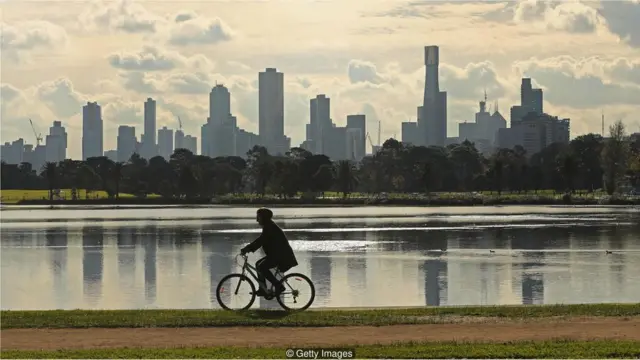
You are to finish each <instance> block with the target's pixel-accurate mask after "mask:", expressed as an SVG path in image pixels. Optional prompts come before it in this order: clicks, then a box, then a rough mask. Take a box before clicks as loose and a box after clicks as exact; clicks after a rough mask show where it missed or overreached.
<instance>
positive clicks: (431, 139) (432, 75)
mask: <svg viewBox="0 0 640 360" xmlns="http://www.w3.org/2000/svg"><path fill="white" fill-rule="evenodd" d="M424 60H425V66H426V72H425V80H424V98H423V103H422V106H423V108H422V114H421V115H419V116H418V128H419V131H420V133H421V137H423V138H424V140H423V141H424V143H423V145H427V146H444V143H445V140H446V138H447V93H446V92H444V91H440V85H439V66H440V49H439V47H438V46H425V48H424Z"/></svg>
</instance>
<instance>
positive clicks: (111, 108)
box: [0, 0, 640, 158]
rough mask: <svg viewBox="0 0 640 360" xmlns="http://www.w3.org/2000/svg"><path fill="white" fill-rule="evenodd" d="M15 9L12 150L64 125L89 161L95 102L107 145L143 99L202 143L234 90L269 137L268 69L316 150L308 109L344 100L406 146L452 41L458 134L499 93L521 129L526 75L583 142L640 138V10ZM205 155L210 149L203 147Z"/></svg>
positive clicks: (251, 124) (445, 78)
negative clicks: (626, 134) (597, 136)
mask: <svg viewBox="0 0 640 360" xmlns="http://www.w3.org/2000/svg"><path fill="white" fill-rule="evenodd" d="M1 4H2V5H0V6H1V7H2V16H1V19H2V31H3V38H2V69H1V70H2V71H1V73H0V75H1V82H2V94H1V95H2V114H1V115H2V123H1V125H2V129H1V130H2V132H1V133H2V142H5V141H11V140H15V139H17V138H18V137H22V138H24V139H25V140H26V141H27V142H28V143H34V142H35V139H34V135H33V132H32V131H31V129H30V126H29V121H28V119H29V118H31V119H32V120H33V121H34V123H35V124H36V126H37V127H38V130H39V131H40V132H42V133H43V135H44V134H46V133H48V128H49V126H51V123H52V121H53V120H62V122H63V124H64V126H66V128H67V132H68V134H69V137H70V138H69V140H70V141H69V147H68V152H67V154H68V156H70V157H72V158H79V157H80V155H81V154H80V152H81V150H80V149H81V134H82V117H81V106H82V105H83V104H84V103H86V102H87V101H98V102H99V103H100V104H101V105H102V111H103V112H102V114H103V119H104V121H105V132H104V136H105V138H104V144H105V150H109V149H114V148H115V146H116V132H117V127H118V125H134V126H136V135H140V134H141V133H142V130H143V127H142V124H143V102H144V100H145V99H146V98H147V97H153V98H155V99H157V100H158V128H160V127H162V126H167V127H170V128H174V129H175V128H176V127H177V120H176V116H180V117H181V119H182V121H183V123H184V125H183V127H184V130H185V132H186V133H187V134H192V135H195V136H197V137H198V143H199V141H200V126H201V125H202V124H203V123H204V122H205V121H206V116H207V112H208V95H207V94H208V92H209V91H210V90H211V87H212V86H214V85H215V84H216V82H218V83H223V84H224V85H226V86H227V87H228V88H229V90H230V91H231V108H232V111H233V113H234V115H236V116H237V117H238V124H239V125H240V126H241V127H243V128H245V129H247V130H249V131H254V132H257V129H258V124H257V108H258V97H257V80H258V72H259V71H261V70H263V69H264V68H266V67H276V68H277V69H278V70H280V71H282V72H284V77H285V131H286V133H287V135H289V136H291V137H292V145H294V146H297V145H298V144H299V143H300V142H301V141H302V140H304V125H305V124H306V123H308V122H309V99H311V98H312V97H314V96H315V95H316V94H326V95H327V96H329V97H330V98H331V115H332V118H333V121H334V122H335V123H336V124H337V125H338V126H341V125H344V124H345V122H346V116H347V115H348V114H353V113H365V114H366V115H367V117H368V121H367V126H368V127H369V131H370V132H371V134H372V139H373V141H374V142H376V140H377V122H378V121H381V122H382V137H383V140H384V139H385V138H388V137H391V136H394V135H396V136H397V137H398V138H399V137H400V123H401V122H402V121H407V120H413V121H415V118H416V107H417V106H418V105H420V103H421V102H422V92H423V82H424V66H423V62H424V59H423V57H424V50H423V47H424V46H425V45H439V46H440V61H441V67H440V68H441V70H440V86H441V89H442V90H445V91H448V94H449V95H448V96H449V98H448V114H449V117H448V131H449V136H456V135H457V133H458V126H457V124H458V123H460V122H464V121H471V120H473V116H474V113H475V112H476V111H477V107H478V105H477V103H478V101H479V100H481V98H482V96H483V91H484V89H486V90H487V95H488V98H489V103H490V104H493V103H494V102H495V101H498V102H499V109H500V111H501V112H502V113H503V115H504V116H505V117H506V118H507V119H508V118H509V108H510V107H511V106H512V105H515V104H517V103H518V102H519V90H520V78H521V77H523V76H528V77H531V78H532V79H533V82H534V85H536V86H538V87H542V88H543V89H544V107H545V112H548V113H550V114H552V115H557V116H560V117H569V118H571V135H572V137H575V136H577V135H580V134H584V133H587V132H600V118H601V112H602V111H604V113H605V117H606V119H607V121H610V122H613V121H615V120H617V119H622V120H623V121H625V123H626V124H627V125H628V127H629V128H630V130H631V131H640V20H638V19H640V0H624V1H590V2H587V1H520V2H501V1H491V2H489V1H485V2H482V1H480V2H472V1H449V2H436V1H415V0H414V1H405V0H384V1H378V0H339V1H338V0H328V1H310V0H289V1H241V0H237V1H199V2H188V1H174V2H171V1H153V2H144V1H108V2H83V1H78V2H71V1H46V2H35V1H17V0H14V1H11V0H7V1H4V2H2V3H1ZM198 148H200V145H198Z"/></svg>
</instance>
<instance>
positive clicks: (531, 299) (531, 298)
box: [522, 252, 544, 305]
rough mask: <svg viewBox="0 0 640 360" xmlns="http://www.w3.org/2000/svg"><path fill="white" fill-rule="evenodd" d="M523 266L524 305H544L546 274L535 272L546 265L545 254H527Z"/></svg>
mask: <svg viewBox="0 0 640 360" xmlns="http://www.w3.org/2000/svg"><path fill="white" fill-rule="evenodd" d="M524 258H525V261H524V263H523V264H522V304H523V305H541V304H544V272H538V271H535V270H536V269H538V268H540V266H541V265H542V264H544V252H525V253H524Z"/></svg>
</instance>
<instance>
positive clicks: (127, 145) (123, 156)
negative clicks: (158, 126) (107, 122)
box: [116, 125, 137, 162]
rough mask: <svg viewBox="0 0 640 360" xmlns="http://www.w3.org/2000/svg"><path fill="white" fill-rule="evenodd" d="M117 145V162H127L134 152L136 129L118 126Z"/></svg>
mask: <svg viewBox="0 0 640 360" xmlns="http://www.w3.org/2000/svg"><path fill="white" fill-rule="evenodd" d="M117 143H118V144H117V149H116V150H117V151H118V161H120V162H127V161H129V159H131V155H133V153H135V152H136V145H137V144H136V143H137V139H136V128H135V127H133V126H126V125H122V126H119V127H118V141H117Z"/></svg>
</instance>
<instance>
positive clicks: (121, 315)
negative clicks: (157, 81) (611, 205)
mask: <svg viewBox="0 0 640 360" xmlns="http://www.w3.org/2000/svg"><path fill="white" fill-rule="evenodd" d="M451 315H457V316H482V317H503V318H531V317H551V316H564V317H569V316H625V317H628V316H639V315H640V303H638V304H588V305H533V306H471V307H466V306H465V307H427V308H410V309H376V310H321V311H305V312H299V313H286V312H283V311H264V310H262V311H261V310H252V311H246V312H231V311H221V310H51V311H2V312H0V316H1V319H2V321H1V323H0V328H1V329H16V328H89V327H102V328H113V327H131V328H135V327H223V326H294V327H314V326H346V325H374V326H381V325H392V324H419V323H442V322H447V321H449V320H447V318H446V317H447V316H451Z"/></svg>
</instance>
